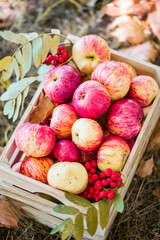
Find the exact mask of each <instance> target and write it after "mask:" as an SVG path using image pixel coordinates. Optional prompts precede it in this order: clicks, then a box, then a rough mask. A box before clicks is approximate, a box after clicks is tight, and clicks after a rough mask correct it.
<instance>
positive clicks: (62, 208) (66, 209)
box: [53, 204, 79, 215]
mask: <svg viewBox="0 0 160 240" xmlns="http://www.w3.org/2000/svg"><path fill="white" fill-rule="evenodd" d="M53 210H54V211H55V212H57V213H62V214H69V215H74V214H76V213H78V212H79V210H78V209H77V208H75V207H71V206H66V205H63V204H58V205H57V206H55V207H54V208H53Z"/></svg>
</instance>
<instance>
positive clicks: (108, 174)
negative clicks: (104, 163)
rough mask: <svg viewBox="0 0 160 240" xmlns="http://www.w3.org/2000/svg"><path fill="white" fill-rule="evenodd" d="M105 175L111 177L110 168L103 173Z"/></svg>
mask: <svg viewBox="0 0 160 240" xmlns="http://www.w3.org/2000/svg"><path fill="white" fill-rule="evenodd" d="M105 173H106V176H107V177H110V176H111V173H112V170H111V169H110V168H107V170H106V171H105Z"/></svg>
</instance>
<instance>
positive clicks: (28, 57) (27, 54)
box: [22, 43, 32, 74]
mask: <svg viewBox="0 0 160 240" xmlns="http://www.w3.org/2000/svg"><path fill="white" fill-rule="evenodd" d="M22 55H23V64H22V68H23V71H24V74H26V73H27V72H28V71H29V70H30V68H31V65H32V45H31V43H27V44H26V45H25V46H24V47H23V48H22Z"/></svg>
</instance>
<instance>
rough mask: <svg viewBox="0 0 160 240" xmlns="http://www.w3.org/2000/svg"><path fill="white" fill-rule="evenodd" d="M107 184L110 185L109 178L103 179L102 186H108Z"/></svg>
mask: <svg viewBox="0 0 160 240" xmlns="http://www.w3.org/2000/svg"><path fill="white" fill-rule="evenodd" d="M107 185H108V182H107V179H103V180H102V186H103V187H107Z"/></svg>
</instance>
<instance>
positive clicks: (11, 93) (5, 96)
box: [0, 84, 20, 101]
mask: <svg viewBox="0 0 160 240" xmlns="http://www.w3.org/2000/svg"><path fill="white" fill-rule="evenodd" d="M11 85H12V84H11ZM11 85H10V86H11ZM19 92H20V91H19V89H15V88H13V89H10V91H8V90H7V91H6V92H4V93H3V94H2V95H1V98H0V100H1V101H8V100H11V99H14V98H15V97H16V96H17V94H18V93H19Z"/></svg>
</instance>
